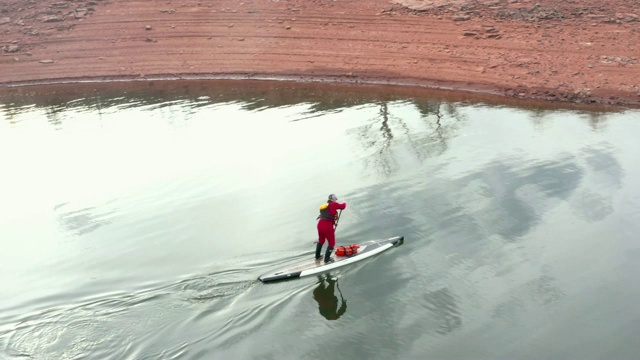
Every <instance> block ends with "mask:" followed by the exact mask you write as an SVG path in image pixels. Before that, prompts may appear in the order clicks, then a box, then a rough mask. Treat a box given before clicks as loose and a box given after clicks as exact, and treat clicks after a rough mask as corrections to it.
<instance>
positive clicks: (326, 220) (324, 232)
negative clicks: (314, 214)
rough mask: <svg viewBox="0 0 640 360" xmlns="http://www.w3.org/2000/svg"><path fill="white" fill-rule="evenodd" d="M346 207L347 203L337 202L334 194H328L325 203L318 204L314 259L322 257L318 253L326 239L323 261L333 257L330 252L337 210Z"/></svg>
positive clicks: (333, 241) (334, 233) (332, 244)
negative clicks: (316, 241)
mask: <svg viewBox="0 0 640 360" xmlns="http://www.w3.org/2000/svg"><path fill="white" fill-rule="evenodd" d="M346 208H347V203H346V202H344V203H339V202H338V197H337V196H336V194H331V195H329V199H328V200H327V203H326V204H322V206H320V215H319V216H318V219H319V220H318V243H317V244H316V261H319V260H321V259H322V256H321V255H320V253H321V252H322V245H324V240H325V239H326V240H327V241H328V242H329V244H328V246H329V247H327V252H326V253H325V254H324V262H325V263H331V262H333V261H334V260H333V258H332V257H331V252H332V251H333V248H334V247H335V246H336V228H335V226H336V220H338V210H344V209H346Z"/></svg>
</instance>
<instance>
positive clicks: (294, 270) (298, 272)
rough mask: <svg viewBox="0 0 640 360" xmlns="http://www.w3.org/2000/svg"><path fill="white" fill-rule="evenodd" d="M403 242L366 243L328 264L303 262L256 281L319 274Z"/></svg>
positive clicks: (399, 237)
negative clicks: (353, 252) (353, 253)
mask: <svg viewBox="0 0 640 360" xmlns="http://www.w3.org/2000/svg"><path fill="white" fill-rule="evenodd" d="M403 242H404V236H396V237H392V238H390V239H386V240H371V241H367V242H365V243H362V244H359V246H360V248H359V249H358V252H357V253H356V254H355V255H352V256H337V255H334V259H335V261H334V262H332V263H328V264H325V263H324V260H315V259H309V260H305V261H303V262H299V263H296V264H292V265H289V266H288V267H285V268H284V269H279V270H277V271H274V272H272V273H268V274H264V275H262V276H260V277H259V278H258V279H259V280H260V281H262V282H264V283H266V282H271V281H277V280H285V279H295V278H300V277H304V276H309V275H317V274H321V273H324V272H327V271H330V270H333V269H337V268H339V267H343V266H345V265H349V264H353V263H354V262H358V261H361V260H364V259H366V258H369V257H372V256H374V255H376V254H379V253H381V252H383V251H385V250H388V249H390V248H392V247H394V246H396V245H400V244H402V243H403Z"/></svg>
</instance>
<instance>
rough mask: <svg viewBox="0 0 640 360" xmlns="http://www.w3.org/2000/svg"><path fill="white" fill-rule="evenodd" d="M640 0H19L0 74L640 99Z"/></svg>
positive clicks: (10, 82)
mask: <svg viewBox="0 0 640 360" xmlns="http://www.w3.org/2000/svg"><path fill="white" fill-rule="evenodd" d="M636 7H637V2H635V1H631V0H613V1H610V2H607V3H606V4H603V3H602V2H601V1H596V0H581V1H568V0H538V1H526V0H522V1H514V0H493V1H483V0H479V1H465V0H440V1H438V0H395V1H379V0H336V1H334V0H330V1H327V0H246V1H242V0H217V1H211V2H207V1H186V0H185V1H173V0H162V1H156V0H146V1H116V0H112V1H105V0H95V1H90V0H76V1H71V0H66V1H65V0H43V1H38V2H37V3H34V2H32V1H28V0H7V1H6V2H3V4H1V5H0V46H2V55H3V56H1V57H0V86H2V87H13V86H24V85H40V84H53V83H77V82H103V81H120V80H122V81H134V80H160V79H181V80H188V79H243V80H246V79H253V80H257V79H265V80H269V79H271V80H289V81H302V82H332V83H334V82H335V83H352V84H375V85H406V86H417V87H426V88H434V89H447V90H461V91H467V92H475V93H486V94H494V95H501V96H506V97H512V98H522V99H537V100H545V101H554V102H563V103H574V104H575V103H579V104H600V105H617V106H628V107H638V106H640V89H639V86H640V51H639V48H640V45H638V44H640V17H639V16H638V14H635V13H634V11H638V9H636Z"/></svg>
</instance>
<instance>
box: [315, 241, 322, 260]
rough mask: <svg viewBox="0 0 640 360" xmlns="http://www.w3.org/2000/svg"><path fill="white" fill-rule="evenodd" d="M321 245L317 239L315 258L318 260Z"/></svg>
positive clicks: (320, 257)
mask: <svg viewBox="0 0 640 360" xmlns="http://www.w3.org/2000/svg"><path fill="white" fill-rule="evenodd" d="M322 245H323V244H321V243H320V242H319V241H318V243H317V244H316V260H320V259H322V255H320V252H321V251H322Z"/></svg>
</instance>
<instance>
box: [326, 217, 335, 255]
mask: <svg viewBox="0 0 640 360" xmlns="http://www.w3.org/2000/svg"><path fill="white" fill-rule="evenodd" d="M326 236H327V241H328V242H329V243H328V246H329V247H328V248H327V252H326V253H325V254H324V262H325V263H331V262H334V260H333V258H332V257H331V252H333V248H334V247H335V246H336V233H335V229H334V228H333V224H331V230H329V231H327V233H326Z"/></svg>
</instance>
